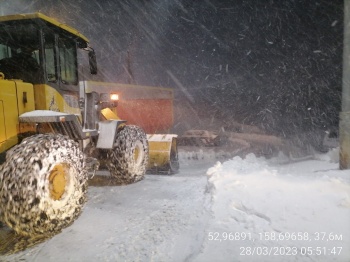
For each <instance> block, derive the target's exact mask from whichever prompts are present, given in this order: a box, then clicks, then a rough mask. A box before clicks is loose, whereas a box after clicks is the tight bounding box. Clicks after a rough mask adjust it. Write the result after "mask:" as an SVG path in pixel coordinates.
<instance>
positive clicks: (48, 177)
mask: <svg viewBox="0 0 350 262" xmlns="http://www.w3.org/2000/svg"><path fill="white" fill-rule="evenodd" d="M78 53H79V54H80V53H84V54H86V57H87V58H88V61H89V69H90V73H91V74H97V62H96V55H95V51H94V49H93V48H92V47H91V46H90V45H89V40H88V39H87V38H86V37H85V36H84V35H82V34H81V33H79V32H78V31H77V30H75V29H74V28H72V27H70V26H68V25H65V24H63V23H60V22H58V21H57V20H55V19H53V18H50V17H48V16H46V15H44V14H42V13H33V14H19V15H8V16H2V17H0V158H1V162H2V164H1V165H0V221H1V222H2V223H5V224H7V225H8V226H9V227H10V228H12V229H14V230H15V231H16V232H17V233H18V234H20V235H23V236H39V237H40V236H45V235H52V234H55V233H58V232H60V231H61V229H62V228H64V227H66V226H68V225H70V224H71V223H72V222H73V221H74V220H75V219H76V218H77V217H78V216H79V214H80V213H81V211H82V207H83V205H84V203H85V202H86V192H87V185H88V184H87V181H88V174H89V170H88V168H89V167H90V168H91V171H94V170H96V169H97V168H98V166H99V164H98V163H99V161H103V163H104V164H105V166H106V167H107V168H108V169H109V171H110V174H111V177H113V178H114V179H115V180H117V181H119V182H120V183H122V184H128V183H133V182H137V181H139V180H141V179H142V178H143V177H144V175H145V172H146V170H147V169H151V168H155V169H157V170H163V171H164V170H165V171H167V172H176V171H177V170H178V168H179V165H178V159H177V149H176V135H172V134H161V133H160V132H166V131H169V128H170V125H171V123H172V121H173V120H172V118H171V114H172V113H171V112H172V111H171V110H172V109H171V108H170V107H172V97H171V96H172V92H171V90H170V89H166V88H162V89H154V90H153V91H152V92H151V91H150V90H152V88H151V87H148V88H146V87H140V86H133V85H129V86H128V85H124V86H123V85H119V86H118V85H117V84H112V83H110V84H109V83H104V82H93V81H87V80H84V81H79V72H78V71H79V70H78V61H77V60H78V58H77V57H78V55H77V54H78ZM155 107H158V109H156V108H155ZM163 108H164V110H163ZM117 109H118V110H117ZM119 109H120V111H119ZM157 111H158V112H161V111H162V112H167V111H169V112H168V113H166V114H165V115H159V113H156V112H157ZM157 114H158V115H157ZM164 116H166V117H164ZM168 118H170V119H168ZM127 121H128V123H127ZM129 123H130V124H129ZM142 127H143V128H142ZM145 130H146V131H147V132H150V134H148V135H147V134H146V132H145ZM91 163H93V164H91Z"/></svg>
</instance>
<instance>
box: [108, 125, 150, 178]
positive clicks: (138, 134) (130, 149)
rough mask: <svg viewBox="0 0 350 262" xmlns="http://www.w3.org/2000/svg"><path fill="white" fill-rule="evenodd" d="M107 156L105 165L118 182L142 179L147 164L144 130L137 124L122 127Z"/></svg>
mask: <svg viewBox="0 0 350 262" xmlns="http://www.w3.org/2000/svg"><path fill="white" fill-rule="evenodd" d="M107 158H108V161H107V167H108V169H109V171H110V172H111V176H113V177H114V178H115V179H116V180H117V182H118V183H121V184H130V183H134V182H137V181H140V180H141V179H143V178H144V175H145V173H146V168H147V164H148V141H147V136H146V134H145V132H144V131H143V130H142V129H141V128H140V127H138V126H133V125H130V126H124V127H122V128H121V130H119V132H118V134H117V137H116V140H115V143H114V148H113V149H111V150H109V151H108V152H107Z"/></svg>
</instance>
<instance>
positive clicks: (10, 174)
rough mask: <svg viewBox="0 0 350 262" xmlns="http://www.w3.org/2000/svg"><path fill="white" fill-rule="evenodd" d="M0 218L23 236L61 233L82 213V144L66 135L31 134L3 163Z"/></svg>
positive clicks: (8, 154)
mask: <svg viewBox="0 0 350 262" xmlns="http://www.w3.org/2000/svg"><path fill="white" fill-rule="evenodd" d="M0 189H1V190H0V220H1V221H3V222H5V223H6V224H7V225H8V226H9V227H11V228H13V229H14V230H15V231H16V232H17V233H18V234H20V235H24V236H47V235H54V234H56V233H59V232H60V231H61V229H62V228H64V227H66V226H68V225H70V224H71V223H72V222H73V221H74V220H75V219H76V218H77V217H78V216H79V215H80V213H81V210H82V206H83V204H84V203H85V200H86V189H87V171H86V167H85V158H84V155H83V153H82V152H81V150H80V148H79V145H78V143H76V142H75V141H73V140H70V139H69V138H67V137H65V136H62V135H54V134H39V135H35V136H31V137H28V138H26V139H24V140H23V141H22V143H21V144H19V145H17V146H15V147H13V148H12V149H11V150H9V151H8V152H7V155H6V162H5V163H4V164H3V165H2V166H1V167H0Z"/></svg>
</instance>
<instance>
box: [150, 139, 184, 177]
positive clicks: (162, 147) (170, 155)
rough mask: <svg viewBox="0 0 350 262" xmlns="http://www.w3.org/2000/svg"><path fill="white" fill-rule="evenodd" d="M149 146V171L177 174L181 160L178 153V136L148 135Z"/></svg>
mask: <svg viewBox="0 0 350 262" xmlns="http://www.w3.org/2000/svg"><path fill="white" fill-rule="evenodd" d="M147 139H148V144H149V162H148V168H147V169H148V171H155V172H157V173H158V172H166V173H168V174H174V173H177V172H178V170H179V159H178V151H177V135H173V134H154V135H147Z"/></svg>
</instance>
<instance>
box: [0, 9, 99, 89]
mask: <svg viewBox="0 0 350 262" xmlns="http://www.w3.org/2000/svg"><path fill="white" fill-rule="evenodd" d="M87 43H88V40H87V39H86V38H85V37H84V36H83V35H81V34H80V33H79V32H77V31H76V30H74V29H72V28H70V27H68V26H66V25H63V24H60V23H58V22H56V21H55V20H53V19H51V18H49V17H47V16H45V15H43V14H41V13H35V14H26V15H12V16H5V17H1V20H0V72H2V73H4V75H5V79H20V80H23V81H24V82H29V83H32V84H46V85H50V86H52V87H53V88H55V89H57V90H66V91H73V92H77V91H78V66H77V65H78V63H77V49H78V48H80V49H85V50H87V51H89V59H90V68H91V69H92V70H91V73H96V72H97V69H96V60H95V55H94V52H93V50H92V49H89V48H88V44H87Z"/></svg>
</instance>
